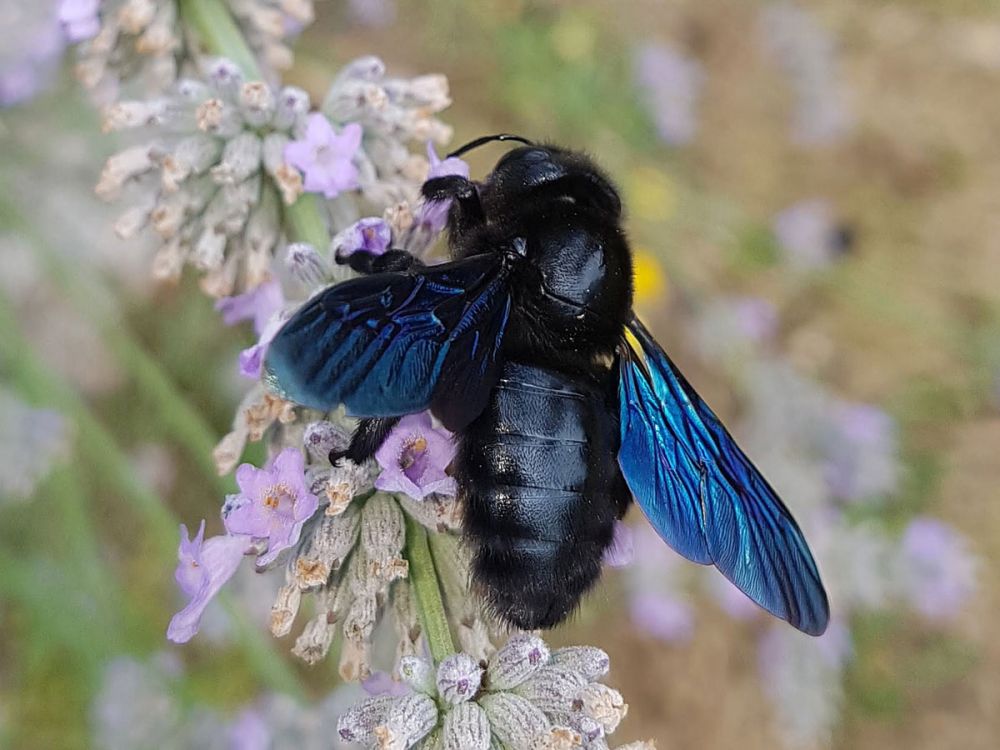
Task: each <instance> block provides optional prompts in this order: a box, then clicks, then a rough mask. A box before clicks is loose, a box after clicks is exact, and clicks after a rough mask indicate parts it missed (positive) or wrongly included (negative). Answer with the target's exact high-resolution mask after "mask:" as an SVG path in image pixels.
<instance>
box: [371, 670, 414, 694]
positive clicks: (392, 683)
mask: <svg viewBox="0 0 1000 750" xmlns="http://www.w3.org/2000/svg"><path fill="white" fill-rule="evenodd" d="M361 687H363V688H364V689H365V692H366V693H368V695H392V696H395V697H399V696H403V695H408V694H409V693H411V692H412V690H410V686H409V685H407V684H406V683H405V682H400V681H399V680H394V679H392V675H391V674H389V673H388V672H383V671H378V672H372V673H371V675H369V676H368V677H366V678H365V679H363V680H362V681H361Z"/></svg>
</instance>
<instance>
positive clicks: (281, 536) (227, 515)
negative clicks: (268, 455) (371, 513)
mask: <svg viewBox="0 0 1000 750" xmlns="http://www.w3.org/2000/svg"><path fill="white" fill-rule="evenodd" d="M236 483H237V484H238V485H239V488H240V492H239V494H237V495H235V496H234V497H232V498H231V499H230V502H228V503H227V504H226V508H225V509H224V510H223V515H224V519H223V520H224V522H225V525H226V530H227V531H228V532H229V533H230V534H245V535H247V536H250V537H252V538H254V539H266V540H267V542H268V548H267V552H266V553H264V554H263V555H261V556H260V557H259V558H258V559H257V564H258V565H268V564H270V563H272V562H274V560H275V558H276V557H277V556H278V555H279V554H280V553H281V552H282V550H286V549H288V548H289V547H292V546H293V545H294V544H296V543H297V542H298V541H299V535H300V534H301V533H302V526H303V524H304V523H305V522H306V521H307V520H309V519H310V518H311V517H312V515H313V514H314V513H315V512H316V509H317V508H318V507H319V500H318V499H317V498H316V496H315V495H314V494H312V493H311V492H310V491H309V488H308V487H306V482H305V461H304V460H303V458H302V453H301V452H300V451H299V450H298V449H297V448H285V450H283V451H282V452H281V453H279V454H278V456H277V457H276V458H275V459H274V462H273V463H272V464H271V465H270V466H269V467H268V468H266V469H258V468H257V467H255V466H253V465H252V464H243V465H242V466H240V467H239V468H238V469H237V470H236Z"/></svg>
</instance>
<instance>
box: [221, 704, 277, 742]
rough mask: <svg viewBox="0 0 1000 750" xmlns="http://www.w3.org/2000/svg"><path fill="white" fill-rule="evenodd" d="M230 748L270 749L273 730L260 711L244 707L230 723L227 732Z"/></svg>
mask: <svg viewBox="0 0 1000 750" xmlns="http://www.w3.org/2000/svg"><path fill="white" fill-rule="evenodd" d="M227 735H228V739H229V750H268V748H270V747H271V742H272V737H271V731H270V730H269V729H268V728H267V723H266V722H265V721H264V717H263V716H262V715H261V713H260V711H258V710H256V709H254V708H246V709H244V710H243V711H242V712H241V713H240V715H239V716H237V717H236V719H235V720H234V721H233V723H232V724H230V725H229V731H228V732H227Z"/></svg>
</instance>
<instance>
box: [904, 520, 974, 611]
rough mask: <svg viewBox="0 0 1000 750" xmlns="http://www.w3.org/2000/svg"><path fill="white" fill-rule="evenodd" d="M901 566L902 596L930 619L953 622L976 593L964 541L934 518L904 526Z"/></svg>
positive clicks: (971, 557) (966, 545) (971, 559)
mask: <svg viewBox="0 0 1000 750" xmlns="http://www.w3.org/2000/svg"><path fill="white" fill-rule="evenodd" d="M900 566H901V570H900V576H901V579H902V582H903V593H904V595H905V596H906V598H907V599H908V600H909V602H910V604H912V605H913V607H914V608H915V609H916V610H917V611H918V612H919V613H920V614H922V615H923V616H924V617H926V618H928V619H930V620H938V621H944V620H949V619H953V618H954V617H956V616H957V615H958V613H959V612H960V611H961V609H962V607H963V606H964V604H965V603H966V601H968V599H969V597H970V596H972V594H973V593H974V592H975V590H976V560H975V558H974V557H973V556H972V554H971V553H970V552H969V548H968V543H967V541H966V539H965V538H964V537H963V536H962V535H961V534H959V533H958V532H957V531H955V529H953V528H952V527H951V526H949V525H948V524H946V523H943V522H942V521H938V520H936V519H933V518H927V517H918V518H915V519H913V520H912V521H911V522H910V524H909V526H907V527H906V531H905V532H903V539H902V545H901V547H900Z"/></svg>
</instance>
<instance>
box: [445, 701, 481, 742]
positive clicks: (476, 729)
mask: <svg viewBox="0 0 1000 750" xmlns="http://www.w3.org/2000/svg"><path fill="white" fill-rule="evenodd" d="M490 735H491V732H490V720H489V719H488V718H487V717H486V712H485V711H484V710H483V709H482V707H481V706H479V705H478V704H476V703H459V704H458V705H457V706H455V707H454V708H452V709H451V710H450V711H449V712H448V713H447V715H446V716H445V717H444V726H443V727H442V732H441V739H442V744H443V747H444V750H489V747H490Z"/></svg>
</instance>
